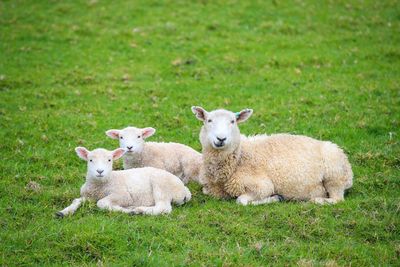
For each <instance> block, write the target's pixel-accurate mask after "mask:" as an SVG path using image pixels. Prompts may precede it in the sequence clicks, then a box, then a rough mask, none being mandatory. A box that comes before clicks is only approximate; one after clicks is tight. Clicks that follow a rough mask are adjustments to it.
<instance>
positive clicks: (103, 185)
mask: <svg viewBox="0 0 400 267" xmlns="http://www.w3.org/2000/svg"><path fill="white" fill-rule="evenodd" d="M110 181H111V177H110V176H108V177H102V178H101V179H99V178H93V177H90V176H88V175H87V176H86V183H85V185H84V186H83V187H82V188H81V195H82V196H84V197H88V198H92V199H94V200H96V201H97V200H99V199H101V198H104V197H106V196H107V195H108V194H109V193H110V186H109V183H110Z"/></svg>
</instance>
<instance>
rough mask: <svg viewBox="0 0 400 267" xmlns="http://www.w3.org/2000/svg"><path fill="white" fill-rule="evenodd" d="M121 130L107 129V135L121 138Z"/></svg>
mask: <svg viewBox="0 0 400 267" xmlns="http://www.w3.org/2000/svg"><path fill="white" fill-rule="evenodd" d="M120 132H121V131H120V130H114V129H112V130H108V131H106V135H107V136H109V137H111V138H112V139H119V134H120Z"/></svg>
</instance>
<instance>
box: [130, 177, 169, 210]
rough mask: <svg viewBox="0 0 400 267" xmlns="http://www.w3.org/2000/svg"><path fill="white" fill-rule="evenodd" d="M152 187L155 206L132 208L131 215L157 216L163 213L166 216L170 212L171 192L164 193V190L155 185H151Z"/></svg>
mask: <svg viewBox="0 0 400 267" xmlns="http://www.w3.org/2000/svg"><path fill="white" fill-rule="evenodd" d="M152 186H153V198H154V203H155V205H154V206H151V207H137V208H134V209H133V211H132V212H131V214H147V215H159V214H164V213H165V214H168V213H170V212H171V210H172V206H171V201H172V199H173V198H172V196H171V192H168V191H166V189H165V188H162V187H161V186H160V185H158V184H157V183H154V184H152Z"/></svg>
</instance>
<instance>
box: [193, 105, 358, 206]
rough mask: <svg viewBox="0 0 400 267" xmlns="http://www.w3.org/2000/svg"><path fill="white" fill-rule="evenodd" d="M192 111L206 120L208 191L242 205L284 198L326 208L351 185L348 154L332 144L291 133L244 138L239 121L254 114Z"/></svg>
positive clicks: (204, 140) (203, 131)
mask: <svg viewBox="0 0 400 267" xmlns="http://www.w3.org/2000/svg"><path fill="white" fill-rule="evenodd" d="M192 111H193V113H195V114H196V117H197V118H198V119H199V120H201V121H203V122H204V125H203V127H202V128H201V132H200V141H201V144H202V146H203V162H204V163H203V172H202V173H203V174H204V180H205V183H206V185H205V187H204V188H203V191H204V192H205V193H209V194H211V195H213V196H215V197H219V198H229V197H237V202H238V203H239V204H242V205H247V204H254V205H257V204H263V203H270V202H275V201H279V200H281V196H283V197H284V198H287V199H294V200H311V201H313V202H315V203H319V204H324V203H336V202H338V201H341V200H343V199H344V191H345V189H348V188H350V187H351V186H352V182H353V172H352V170H351V166H350V163H349V161H348V159H347V156H346V155H345V154H344V152H343V151H342V149H340V148H339V147H338V146H337V145H335V144H333V143H331V142H324V141H318V140H315V139H312V138H309V137H306V136H297V135H289V134H276V135H271V136H267V135H257V136H253V137H246V136H243V135H240V131H239V127H238V123H241V122H244V121H246V120H247V119H248V118H249V117H250V116H251V114H252V112H253V111H252V110H251V109H246V110H242V111H241V112H238V113H233V112H230V111H227V110H223V109H220V110H215V111H212V112H207V111H206V110H204V109H203V108H201V107H192ZM276 194H279V195H276Z"/></svg>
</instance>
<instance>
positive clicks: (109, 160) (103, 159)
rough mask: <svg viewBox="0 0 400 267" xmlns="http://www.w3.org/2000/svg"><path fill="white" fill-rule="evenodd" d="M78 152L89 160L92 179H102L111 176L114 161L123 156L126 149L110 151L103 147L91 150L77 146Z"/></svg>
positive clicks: (89, 174)
mask: <svg viewBox="0 0 400 267" xmlns="http://www.w3.org/2000/svg"><path fill="white" fill-rule="evenodd" d="M75 151H76V154H78V157H80V158H81V159H83V160H85V161H87V168H88V169H87V174H88V176H89V177H90V178H92V179H97V180H102V179H104V178H105V177H109V176H110V174H111V171H112V167H113V161H114V160H117V159H119V158H120V157H122V155H123V154H124V153H125V150H124V149H122V148H117V149H115V150H113V151H108V150H106V149H103V148H97V149H95V150H93V151H89V150H87V149H86V148H84V147H77V148H75Z"/></svg>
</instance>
